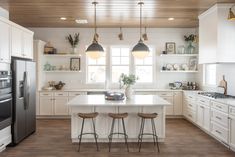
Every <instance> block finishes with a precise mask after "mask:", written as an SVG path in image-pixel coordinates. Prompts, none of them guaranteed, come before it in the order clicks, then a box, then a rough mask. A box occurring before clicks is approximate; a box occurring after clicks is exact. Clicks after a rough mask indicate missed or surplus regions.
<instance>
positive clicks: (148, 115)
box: [138, 113, 160, 152]
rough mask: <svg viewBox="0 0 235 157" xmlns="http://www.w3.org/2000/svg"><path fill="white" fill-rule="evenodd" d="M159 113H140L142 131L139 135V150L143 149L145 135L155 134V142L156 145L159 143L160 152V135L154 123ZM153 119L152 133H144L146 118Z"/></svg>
mask: <svg viewBox="0 0 235 157" xmlns="http://www.w3.org/2000/svg"><path fill="white" fill-rule="evenodd" d="M157 115H158V114H157V113H138V116H139V117H140V118H141V125H140V133H139V136H138V145H139V152H140V149H141V144H142V140H143V136H144V135H151V136H153V143H154V145H156V143H157V149H158V152H160V149H159V145H158V136H157V131H156V127H155V123H154V119H155V118H157ZM146 119H148V120H151V124H152V133H144V125H145V120H146Z"/></svg>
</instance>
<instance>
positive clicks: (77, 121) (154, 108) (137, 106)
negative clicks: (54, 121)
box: [68, 95, 172, 142]
mask: <svg viewBox="0 0 235 157" xmlns="http://www.w3.org/2000/svg"><path fill="white" fill-rule="evenodd" d="M168 105H172V104H170V103H169V102H167V101H166V100H164V99H163V98H161V97H159V96H157V95H133V96H132V98H131V99H128V100H126V99H125V100H122V101H110V100H105V96H104V95H79V96H76V97H75V98H73V99H72V100H71V101H69V102H68V106H69V110H70V113H71V138H72V142H78V134H79V133H80V129H81V122H82V119H81V118H79V117H78V116H77V113H89V112H98V113H99V115H98V117H97V118H96V119H95V124H96V131H97V134H98V135H99V139H98V141H99V142H107V141H108V134H109V132H110V128H111V121H112V119H111V118H110V117H108V113H123V112H127V113H128V114H129V115H128V117H127V118H126V119H125V124H126V130H127V134H128V137H129V139H128V140H129V142H136V141H137V137H138V134H139V129H140V118H139V117H138V116H137V113H139V112H143V113H154V112H155V113H158V117H157V118H156V119H155V125H156V129H157V134H158V136H159V141H160V142H162V141H164V138H165V106H168ZM92 129H93V128H92V125H91V122H90V121H89V120H87V121H86V123H85V126H84V132H92ZM119 130H120V131H122V127H121V124H118V125H116V127H115V131H116V132H118V131H119ZM145 132H152V127H151V125H150V122H148V121H146V125H145ZM151 139H152V137H151V136H150V137H148V136H146V137H145V139H144V141H151ZM122 140H123V137H119V136H115V137H114V139H113V141H116V142H119V141H122ZM83 141H86V142H93V141H94V139H93V136H92V135H87V136H84V137H83Z"/></svg>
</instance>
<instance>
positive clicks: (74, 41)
mask: <svg viewBox="0 0 235 157" xmlns="http://www.w3.org/2000/svg"><path fill="white" fill-rule="evenodd" d="M66 39H67V40H68V42H69V43H70V45H71V46H72V47H73V48H75V47H76V46H77V45H78V42H79V33H75V34H74V37H72V35H71V34H69V35H68V36H67V37H66Z"/></svg>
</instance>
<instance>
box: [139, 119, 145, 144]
mask: <svg viewBox="0 0 235 157" xmlns="http://www.w3.org/2000/svg"><path fill="white" fill-rule="evenodd" d="M143 120H144V119H143V118H141V124H140V132H139V135H138V145H139V144H140V135H141V132H142V127H143Z"/></svg>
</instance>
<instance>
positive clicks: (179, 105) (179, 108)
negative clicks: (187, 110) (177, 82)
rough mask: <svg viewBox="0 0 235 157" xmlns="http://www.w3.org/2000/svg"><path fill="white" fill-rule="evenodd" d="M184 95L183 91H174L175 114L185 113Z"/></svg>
mask: <svg viewBox="0 0 235 157" xmlns="http://www.w3.org/2000/svg"><path fill="white" fill-rule="evenodd" d="M182 95H183V94H182V92H174V115H182V113H183V98H182Z"/></svg>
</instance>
